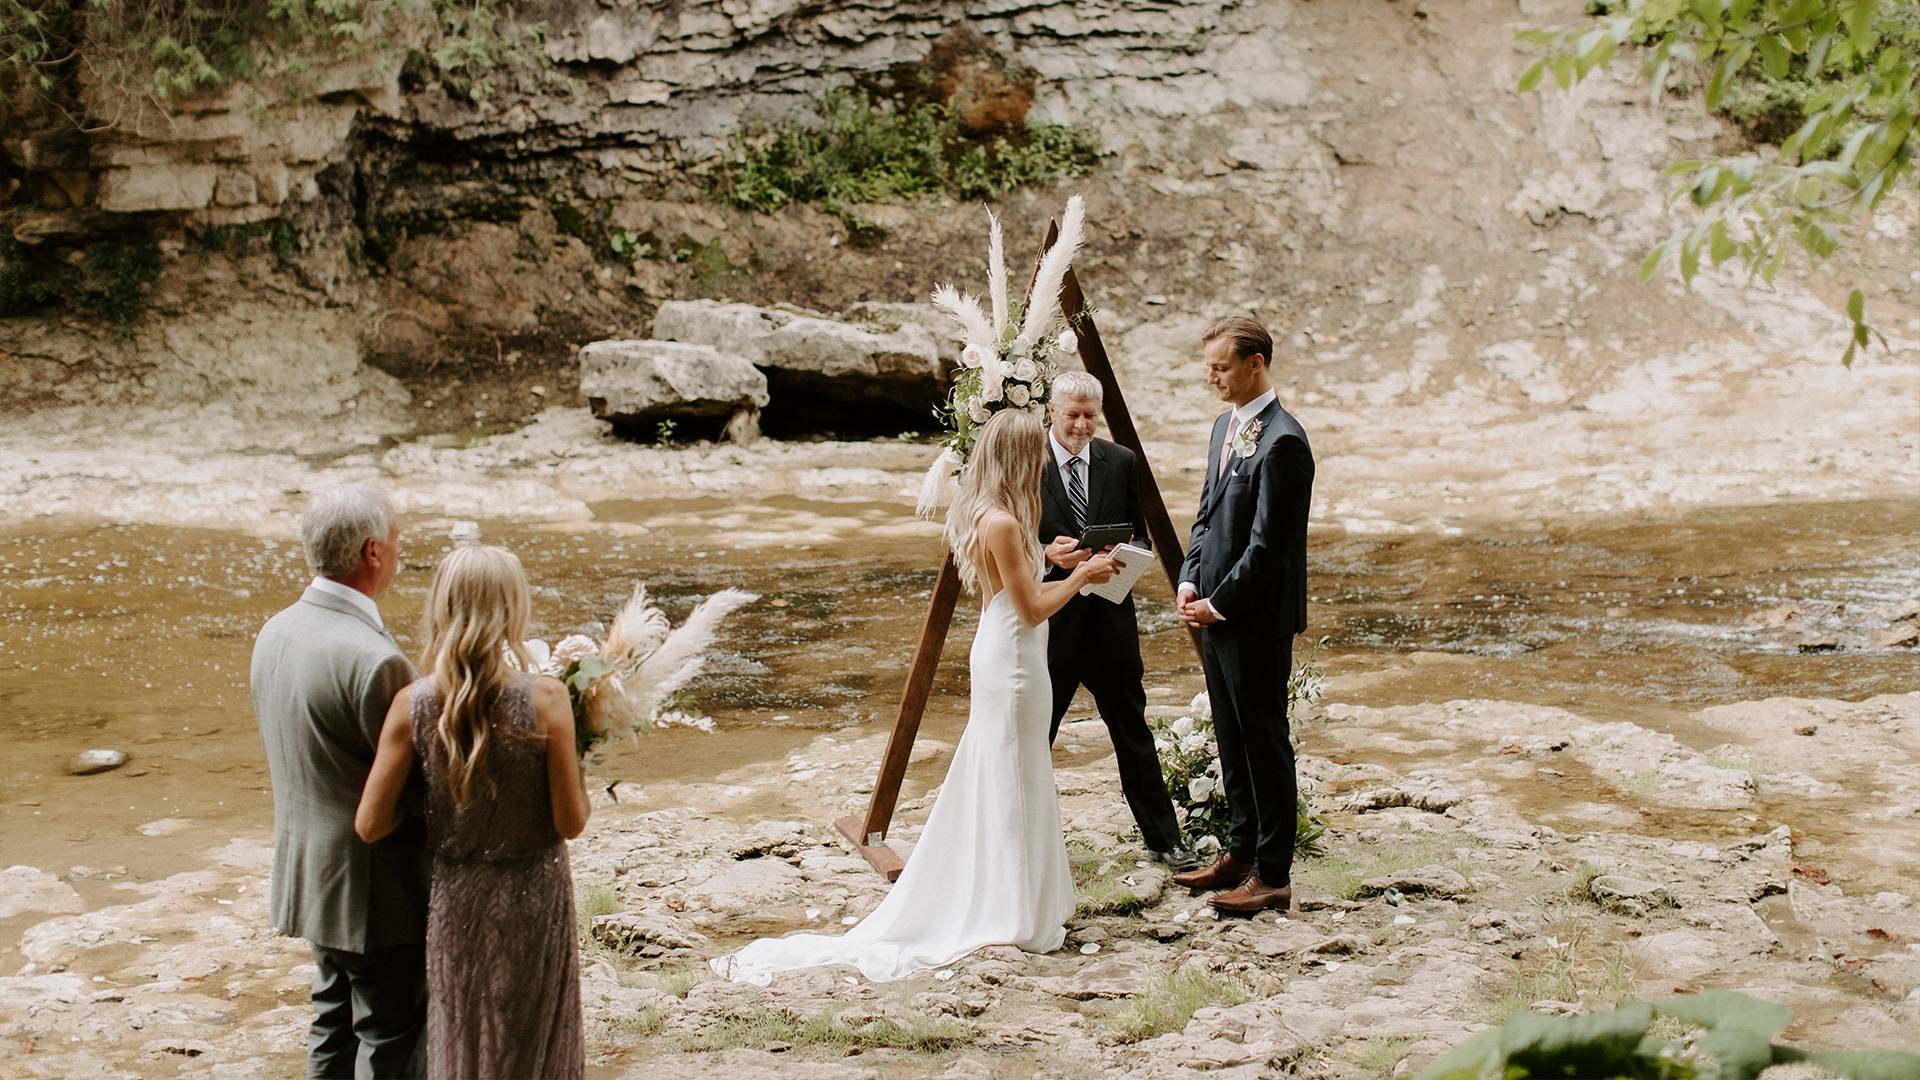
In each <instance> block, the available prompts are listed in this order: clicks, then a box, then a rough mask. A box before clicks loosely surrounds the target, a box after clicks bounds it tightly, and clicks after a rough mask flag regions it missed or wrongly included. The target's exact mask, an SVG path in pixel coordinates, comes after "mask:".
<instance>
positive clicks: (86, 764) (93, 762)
mask: <svg viewBox="0 0 1920 1080" xmlns="http://www.w3.org/2000/svg"><path fill="white" fill-rule="evenodd" d="M126 763H127V755H126V752H125V751H123V750H99V749H95V750H82V751H80V752H79V753H77V754H75V755H73V757H71V758H69V759H67V774H68V775H70V776H92V775H93V774H94V773H103V772H106V771H108V770H110V769H117V768H119V767H120V766H122V765H125V764H126Z"/></svg>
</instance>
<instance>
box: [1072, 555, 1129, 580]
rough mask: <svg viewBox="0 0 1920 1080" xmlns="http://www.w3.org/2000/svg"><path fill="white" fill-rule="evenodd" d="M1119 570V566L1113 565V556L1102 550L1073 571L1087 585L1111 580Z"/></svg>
mask: <svg viewBox="0 0 1920 1080" xmlns="http://www.w3.org/2000/svg"><path fill="white" fill-rule="evenodd" d="M1119 572H1120V567H1119V566H1117V565H1115V563H1114V561H1113V556H1112V555H1109V554H1107V553H1106V552H1104V551H1103V552H1101V553H1100V554H1098V555H1095V556H1093V557H1092V558H1090V559H1088V560H1087V561H1086V562H1083V563H1081V564H1080V566H1079V568H1078V569H1076V570H1075V571H1074V573H1075V574H1077V575H1080V577H1081V581H1082V583H1083V584H1088V585H1099V584H1102V583H1104V582H1108V581H1111V580H1113V576H1114V575H1115V574H1118V573H1119Z"/></svg>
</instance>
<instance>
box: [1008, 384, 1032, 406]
mask: <svg viewBox="0 0 1920 1080" xmlns="http://www.w3.org/2000/svg"><path fill="white" fill-rule="evenodd" d="M1032 400H1033V398H1032V396H1031V395H1029V394H1028V393H1027V384H1026V383H1008V384H1007V404H1009V405H1011V406H1013V407H1014V408H1016V409H1024V408H1026V407H1027V404H1028V402H1030V401H1032Z"/></svg>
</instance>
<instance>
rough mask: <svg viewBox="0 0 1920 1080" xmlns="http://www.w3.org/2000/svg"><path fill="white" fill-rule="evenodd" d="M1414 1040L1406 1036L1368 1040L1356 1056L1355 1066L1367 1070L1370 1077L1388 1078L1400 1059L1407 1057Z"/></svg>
mask: <svg viewBox="0 0 1920 1080" xmlns="http://www.w3.org/2000/svg"><path fill="white" fill-rule="evenodd" d="M1412 1045H1413V1040H1412V1039H1409V1038H1407V1037H1406V1036H1404V1035H1394V1036H1390V1037H1388V1038H1384V1039H1368V1040H1366V1042H1365V1043H1363V1044H1362V1045H1361V1047H1360V1052H1359V1053H1358V1054H1355V1055H1354V1059H1353V1061H1354V1064H1356V1065H1358V1066H1360V1067H1361V1068H1362V1069H1365V1070H1366V1072H1367V1075H1368V1076H1387V1075H1389V1074H1391V1073H1392V1072H1393V1067H1394V1066H1395V1065H1398V1064H1400V1059H1402V1058H1404V1057H1406V1056H1407V1049H1408V1048H1409V1047H1411V1046H1412Z"/></svg>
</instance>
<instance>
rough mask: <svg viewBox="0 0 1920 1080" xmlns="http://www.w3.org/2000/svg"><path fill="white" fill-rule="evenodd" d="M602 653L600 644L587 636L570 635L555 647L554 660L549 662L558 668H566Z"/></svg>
mask: <svg viewBox="0 0 1920 1080" xmlns="http://www.w3.org/2000/svg"><path fill="white" fill-rule="evenodd" d="M599 651H600V643H599V642H597V641H595V640H593V639H592V638H590V637H588V636H587V635H585V634H568V635H567V636H566V637H563V638H561V639H560V644H558V645H555V646H554V647H553V658H552V659H551V660H549V661H548V663H551V664H553V665H555V666H556V667H566V666H567V665H568V664H571V663H573V662H574V661H575V660H578V659H580V658H581V657H584V656H592V655H593V654H594V653H597V652H599Z"/></svg>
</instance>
